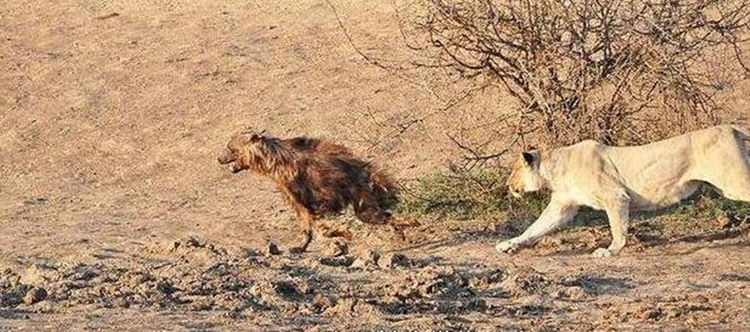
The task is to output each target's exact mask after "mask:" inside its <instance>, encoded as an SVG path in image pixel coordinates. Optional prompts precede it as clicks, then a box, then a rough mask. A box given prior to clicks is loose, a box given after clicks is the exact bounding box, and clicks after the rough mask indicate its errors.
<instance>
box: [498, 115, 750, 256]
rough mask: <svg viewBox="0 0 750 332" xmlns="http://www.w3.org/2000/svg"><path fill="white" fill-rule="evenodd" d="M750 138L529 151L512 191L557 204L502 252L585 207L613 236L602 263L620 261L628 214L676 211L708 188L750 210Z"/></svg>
mask: <svg viewBox="0 0 750 332" xmlns="http://www.w3.org/2000/svg"><path fill="white" fill-rule="evenodd" d="M746 141H750V132H749V131H748V130H746V129H743V128H740V127H737V126H728V125H725V126H716V127H711V128H708V129H703V130H698V131H694V132H690V133H687V134H684V135H681V136H677V137H673V138H669V139H666V140H663V141H659V142H655V143H651V144H647V145H641V146H631V147H614V146H607V145H604V144H600V143H597V142H595V141H591V140H587V141H583V142H580V143H577V144H574V145H571V146H567V147H563V148H560V149H556V150H552V151H549V152H539V151H536V150H531V151H526V152H523V153H522V154H521V157H520V158H519V160H518V161H517V162H516V164H515V165H514V167H513V171H512V173H511V175H510V177H509V178H508V183H507V185H508V188H509V191H510V192H511V194H513V195H514V196H517V197H518V196H520V193H521V192H532V191H536V190H539V189H542V188H549V189H550V190H551V191H552V197H551V200H550V203H549V205H547V207H546V208H545V209H544V211H543V212H542V214H541V215H540V216H539V218H538V219H537V220H536V222H534V223H533V224H532V225H531V226H529V228H528V229H526V231H525V232H523V234H521V235H520V236H517V237H514V238H512V239H510V240H507V241H502V242H498V243H497V245H496V246H495V249H497V250H498V251H500V252H508V251H512V250H515V249H517V248H519V247H521V246H527V245H530V244H533V243H535V242H536V241H537V240H539V239H540V238H541V237H542V236H544V235H545V234H548V233H550V232H551V231H553V230H555V229H557V228H558V227H560V226H562V225H564V224H565V223H566V222H568V221H570V220H571V219H572V218H573V216H575V214H576V212H577V211H578V207H580V206H589V207H592V208H594V209H599V210H604V211H606V213H607V218H608V219H609V225H610V228H611V231H612V243H611V244H610V246H609V248H599V249H596V251H594V253H593V255H594V256H596V257H608V256H613V255H617V254H619V253H620V251H621V250H622V248H623V247H625V242H626V241H627V235H628V214H629V212H630V210H654V209H658V208H663V207H666V206H669V205H671V204H675V203H677V202H679V201H680V200H682V199H684V198H686V197H688V196H690V195H692V194H693V193H694V192H695V191H696V190H697V189H698V187H699V186H700V185H701V184H702V183H709V184H711V185H713V186H715V187H716V188H718V189H719V190H720V191H721V192H722V194H723V195H724V196H725V197H727V198H729V199H732V200H741V201H747V202H750V156H748V149H747V147H746V146H745V142H746Z"/></svg>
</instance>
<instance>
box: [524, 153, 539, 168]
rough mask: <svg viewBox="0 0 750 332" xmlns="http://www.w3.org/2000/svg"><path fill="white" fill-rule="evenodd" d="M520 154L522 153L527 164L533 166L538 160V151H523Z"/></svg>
mask: <svg viewBox="0 0 750 332" xmlns="http://www.w3.org/2000/svg"><path fill="white" fill-rule="evenodd" d="M521 155H523V160H524V161H526V164H527V165H529V166H534V165H535V164H537V163H538V161H539V151H536V150H529V151H524V152H523V153H522V154H521Z"/></svg>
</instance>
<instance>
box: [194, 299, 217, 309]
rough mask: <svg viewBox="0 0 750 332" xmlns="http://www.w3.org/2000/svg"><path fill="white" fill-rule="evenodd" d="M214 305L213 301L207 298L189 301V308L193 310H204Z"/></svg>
mask: <svg viewBox="0 0 750 332" xmlns="http://www.w3.org/2000/svg"><path fill="white" fill-rule="evenodd" d="M213 307H214V301H213V300H211V299H208V298H198V299H195V300H193V302H191V303H190V310H193V311H206V310H211V309H213Z"/></svg>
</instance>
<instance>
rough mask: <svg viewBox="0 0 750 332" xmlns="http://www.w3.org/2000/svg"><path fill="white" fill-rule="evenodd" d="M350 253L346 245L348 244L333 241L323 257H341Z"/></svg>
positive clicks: (324, 251)
mask: <svg viewBox="0 0 750 332" xmlns="http://www.w3.org/2000/svg"><path fill="white" fill-rule="evenodd" d="M348 251H349V247H348V246H347V245H346V243H343V242H341V241H338V240H334V241H331V242H330V243H329V244H328V246H327V247H326V248H325V249H324V250H323V255H325V256H327V257H338V256H341V255H346V253H347V252H348Z"/></svg>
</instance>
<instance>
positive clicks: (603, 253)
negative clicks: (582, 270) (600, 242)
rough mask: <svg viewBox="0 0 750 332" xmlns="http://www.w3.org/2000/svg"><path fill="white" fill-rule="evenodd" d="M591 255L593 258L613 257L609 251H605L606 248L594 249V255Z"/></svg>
mask: <svg viewBox="0 0 750 332" xmlns="http://www.w3.org/2000/svg"><path fill="white" fill-rule="evenodd" d="M591 255H592V256H594V257H600V258H602V257H612V256H614V255H612V252H611V251H609V249H607V248H599V249H596V250H594V253H593V254H591Z"/></svg>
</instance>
